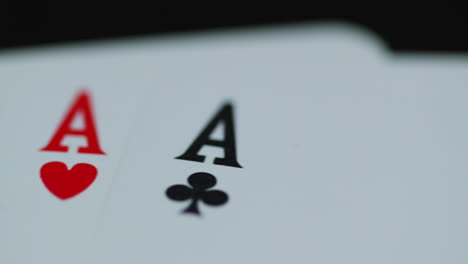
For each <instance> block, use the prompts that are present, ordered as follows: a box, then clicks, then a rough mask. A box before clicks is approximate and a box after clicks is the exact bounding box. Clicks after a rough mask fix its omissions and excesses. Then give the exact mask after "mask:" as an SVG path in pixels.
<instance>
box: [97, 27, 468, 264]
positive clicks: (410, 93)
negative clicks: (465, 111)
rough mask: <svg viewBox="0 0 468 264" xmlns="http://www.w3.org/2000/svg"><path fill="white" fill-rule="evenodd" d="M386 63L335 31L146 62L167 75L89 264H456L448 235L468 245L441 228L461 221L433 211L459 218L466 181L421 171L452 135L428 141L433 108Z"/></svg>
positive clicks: (418, 87)
mask: <svg viewBox="0 0 468 264" xmlns="http://www.w3.org/2000/svg"><path fill="white" fill-rule="evenodd" d="M214 47H216V48H214ZM159 56H163V57H162V58H167V59H161V57H159ZM164 56H167V57H164ZM169 58H170V59H169ZM389 58H390V54H388V53H386V52H384V51H383V48H381V46H380V45H379V42H375V41H373V39H372V38H371V37H370V36H369V35H367V34H366V33H362V32H358V31H356V30H353V28H347V27H343V28H339V27H338V28H336V27H318V28H313V27H312V28H310V29H304V28H302V29H296V30H294V29H291V32H288V33H286V32H284V31H279V32H269V33H265V32H263V33H259V34H251V35H246V36H237V38H235V37H233V38H227V39H224V42H222V41H214V42H213V43H210V42H209V41H206V42H201V43H199V45H196V43H190V45H187V50H183V49H178V50H176V51H173V52H170V51H167V52H166V53H165V54H164V55H155V57H154V61H160V60H164V61H170V62H171V63H170V64H168V65H167V67H166V69H164V70H163V71H162V72H155V74H154V80H153V82H154V83H155V84H156V85H155V87H154V88H153V89H151V90H149V93H148V94H147V95H146V96H145V99H146V103H145V105H146V106H145V108H144V111H143V112H144V114H142V115H141V119H140V121H138V122H137V124H138V125H136V126H138V127H140V129H138V131H137V132H135V135H134V137H133V138H132V140H131V143H130V147H129V150H128V153H127V154H128V156H127V158H126V160H125V162H124V163H123V164H122V170H121V171H120V172H119V175H118V177H117V178H116V181H115V183H114V186H113V190H112V193H111V194H110V199H109V200H108V201H107V204H108V205H107V206H106V208H105V209H104V210H103V212H102V214H103V215H102V217H101V218H100V220H99V221H100V223H99V225H98V226H99V227H98V229H97V230H98V231H97V233H96V238H95V241H96V243H95V244H93V245H92V247H93V249H94V251H93V252H94V253H93V254H92V255H91V256H90V258H89V259H88V261H89V262H90V263H110V262H111V263H129V262H138V263H159V262H170V263H188V262H191V263H219V262H222V263H285V262H295V263H420V262H421V263H422V262H424V263H440V262H442V260H443V259H445V260H450V262H453V263H462V262H460V260H463V255H461V254H463V251H462V250H461V247H462V245H464V244H466V243H465V242H466V241H465V240H464V239H462V238H461V236H460V234H458V235H456V236H454V232H456V231H458V232H462V233H464V234H466V231H465V230H464V225H462V224H461V222H460V221H461V220H457V222H456V223H457V224H456V225H455V226H450V223H453V221H451V220H450V219H451V217H452V216H457V217H460V216H461V219H464V218H465V217H466V215H465V214H463V213H454V211H453V210H452V209H451V208H449V207H444V206H442V205H443V204H444V205H446V203H447V202H449V201H452V200H453V201H454V202H456V203H455V204H458V205H460V203H461V202H460V201H456V197H455V196H451V194H450V191H449V189H450V188H449V186H451V185H452V184H455V183H456V184H462V183H463V181H462V180H461V178H458V180H456V181H454V180H455V178H450V177H451V176H450V175H447V174H446V173H445V172H443V170H442V168H443V167H440V163H436V162H434V160H436V159H437V158H438V157H440V156H441V155H449V156H448V157H447V158H448V159H450V156H456V155H457V154H455V153H452V152H449V151H445V152H443V153H444V154H442V153H441V152H438V150H439V149H438V148H437V146H438V145H439V144H441V140H448V139H447V138H448V137H447V136H448V135H447V134H446V132H447V131H450V130H451V129H452V128H454V125H455V124H456V123H454V122H451V121H449V120H447V122H445V125H446V128H445V129H444V130H440V129H437V127H438V126H439V125H440V123H439V122H437V120H434V119H431V118H430V117H431V116H433V115H435V114H438V113H439V110H440V109H437V108H433V107H431V104H426V103H425V102H427V101H428V100H431V98H432V99H433V96H434V94H433V93H428V92H426V93H422V91H424V90H425V89H427V88H426V87H424V86H423V85H422V84H423V83H424V82H419V83H413V82H406V81H405V79H404V78H402V77H403V75H401V74H399V73H398V72H397V71H393V67H397V65H394V64H395V63H394V62H392V60H391V59H389ZM201 61H203V63H200V62H201ZM460 73H461V72H458V73H454V74H453V75H452V77H454V78H456V80H457V82H461V81H462V80H463V78H464V77H463V75H461V74H460ZM433 77H434V78H438V77H439V76H438V75H434V76H433ZM394 78H402V80H401V81H398V82H396V81H394ZM427 78H429V77H427ZM413 84H414V85H413ZM441 88H443V87H440V86H435V88H433V89H435V90H439V92H442V90H440V89H441ZM451 89H458V88H455V87H452V88H451ZM460 95H462V97H463V93H461V94H457V95H456V93H453V92H452V93H450V94H447V95H445V96H444V97H443V98H444V100H443V101H442V102H443V104H444V105H445V104H448V105H450V104H451V103H452V101H453V100H455V101H458V100H460V99H457V98H455V97H459V96H460ZM418 107H419V109H418ZM450 112H451V111H446V112H445V114H446V115H449V114H450ZM418 113H419V114H421V113H425V114H424V115H419V116H418ZM439 115H440V113H439ZM421 118H425V120H426V121H425V122H423V121H420V119H421ZM447 128H448V130H446V129H447ZM434 129H437V130H434ZM408 130H410V131H408ZM431 130H433V131H438V132H430V134H431V135H432V137H431V139H432V141H430V140H423V141H421V139H420V138H419V137H424V135H427V134H428V133H429V132H428V131H431ZM444 131H445V132H444ZM450 140H455V139H450ZM459 140H463V139H462V138H457V139H456V141H455V142H458V141H459ZM424 144H427V145H424ZM454 146H455V145H454ZM419 152H424V153H419ZM417 155H420V156H417ZM415 156H417V157H416V158H415ZM447 158H445V159H447ZM458 159H459V157H458ZM431 161H432V162H431ZM459 165H462V164H461V163H460V164H459ZM452 170H456V171H458V172H459V175H460V173H462V174H463V172H464V171H466V167H464V166H456V168H452ZM441 173H443V174H441ZM428 174H431V175H428ZM426 177H429V179H428V181H426V182H424V179H425V178H426ZM447 177H449V178H447ZM130 179H131V182H138V184H132V183H131V182H130ZM443 182H444V185H445V186H446V187H445V188H446V189H445V191H443V194H440V195H435V196H432V195H430V194H429V193H428V191H430V190H431V189H435V188H438V187H439V186H440V184H441V183H443ZM417 183H419V184H420V185H418V184H417ZM458 188H460V187H458ZM458 195H460V193H458ZM441 196H444V197H445V198H444V199H445V202H443V203H441V201H440V200H439V198H440V197H441ZM463 199H464V200H466V197H465V198H463ZM434 203H435V204H439V206H436V207H433V204H434ZM432 209H435V210H434V211H431V210H432ZM438 214H447V215H446V216H444V217H441V216H439V217H437V218H432V219H429V220H425V219H426V217H434V216H436V215H438ZM448 215H450V217H449V216H448ZM408 218H411V219H408ZM448 228H450V230H447V229H448ZM446 231H448V232H446ZM434 234H436V235H434ZM444 234H445V235H446V237H443V235H444ZM425 238H431V239H434V240H433V241H431V242H428V241H426V240H425ZM452 239H453V240H452ZM444 243H448V244H449V245H450V246H445V247H443V248H441V247H442V246H443V244H444ZM452 244H453V245H452Z"/></svg>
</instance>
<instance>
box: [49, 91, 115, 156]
mask: <svg viewBox="0 0 468 264" xmlns="http://www.w3.org/2000/svg"><path fill="white" fill-rule="evenodd" d="M90 101H91V100H90V95H89V94H88V93H87V92H86V91H82V92H80V93H79V94H78V96H77V98H76V99H75V101H74V102H73V104H72V106H71V108H70V110H68V113H67V114H66V115H65V118H64V119H63V121H62V123H61V124H60V126H59V127H58V129H57V131H56V132H55V134H54V136H53V137H52V139H51V140H50V142H49V144H47V146H45V147H44V148H42V149H41V151H59V152H67V151H68V147H67V146H64V145H62V141H63V139H64V138H65V136H67V135H69V136H83V137H85V138H86V141H87V143H88V146H86V147H79V148H78V153H87V154H101V155H105V154H106V153H104V152H103V151H102V150H101V147H100V146H99V141H98V137H97V132H96V126H95V124H94V117H93V111H92V109H91V103H90ZM79 113H81V114H82V115H83V121H84V122H83V123H84V127H83V128H82V129H74V128H72V127H71V125H72V123H73V120H74V119H75V118H76V117H77V115H78V114H79Z"/></svg>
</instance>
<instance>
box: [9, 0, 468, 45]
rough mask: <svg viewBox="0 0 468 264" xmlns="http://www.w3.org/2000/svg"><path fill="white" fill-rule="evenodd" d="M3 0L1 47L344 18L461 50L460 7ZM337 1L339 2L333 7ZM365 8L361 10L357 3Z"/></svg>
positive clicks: (467, 21) (402, 38)
mask: <svg viewBox="0 0 468 264" xmlns="http://www.w3.org/2000/svg"><path fill="white" fill-rule="evenodd" d="M64 2H66V3H61V4H59V3H57V2H38V3H35V4H31V3H17V2H12V1H11V2H8V1H7V2H6V3H4V4H3V8H1V9H0V10H1V11H0V33H1V34H0V50H1V51H8V50H11V49H18V48H25V47H30V46H37V45H44V44H49V43H54V44H61V43H69V42H76V41H81V42H83V41H90V40H96V39H109V38H116V37H117V38H119V37H128V36H145V35H152V36H158V35H167V34H174V33H181V32H194V31H203V30H212V29H217V30H219V29H228V28H242V27H244V28H245V27H251V26H256V25H271V24H287V23H298V22H314V21H323V20H338V21H348V22H352V23H355V24H358V25H363V26H366V27H367V28H368V29H370V30H372V31H374V32H376V33H377V34H378V35H380V36H381V37H382V38H383V39H385V40H386V41H387V43H388V46H389V47H390V48H391V49H392V50H394V51H395V52H401V51H425V52H427V51H431V52H451V53H460V52H467V51H468V33H467V32H468V15H467V14H466V12H464V10H465V9H464V8H462V7H453V6H440V5H438V6H434V7H431V8H428V7H426V6H425V7H411V8H409V7H407V6H385V5H384V4H382V5H381V6H380V8H378V9H371V10H369V7H367V6H360V7H356V6H353V7H342V6H339V5H338V4H337V6H335V7H333V8H318V7H314V6H312V7H306V6H294V5H293V3H292V2H291V3H290V2H288V3H282V5H278V6H273V5H272V4H271V3H265V4H264V5H263V6H261V8H252V6H250V5H245V6H239V5H238V4H234V3H229V2H225V3H222V5H221V4H218V5H217V6H216V5H210V6H206V7H202V6H199V5H197V6H188V5H186V4H185V3H183V2H180V3H173V4H171V5H164V6H163V5H160V4H158V3H153V5H150V6H146V5H139V4H137V3H133V2H132V3H128V2H127V3H124V4H117V3H114V2H110V3H109V4H102V3H101V4H100V5H96V4H87V5H84V4H82V2H69V1H64ZM338 7H339V8H338ZM363 10H367V11H363Z"/></svg>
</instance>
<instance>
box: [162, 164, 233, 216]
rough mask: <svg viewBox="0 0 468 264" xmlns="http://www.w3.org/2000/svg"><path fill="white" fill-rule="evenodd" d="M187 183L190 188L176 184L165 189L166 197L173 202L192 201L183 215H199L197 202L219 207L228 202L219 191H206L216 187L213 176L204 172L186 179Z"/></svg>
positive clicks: (226, 196)
mask: <svg viewBox="0 0 468 264" xmlns="http://www.w3.org/2000/svg"><path fill="white" fill-rule="evenodd" d="M187 181H188V183H189V184H190V185H191V186H192V187H189V186H187V185H182V184H177V185H172V186H171V187H169V188H167V190H166V195H167V197H169V199H172V200H174V201H185V200H188V199H192V201H191V202H190V205H189V206H188V207H187V208H185V210H184V211H183V212H184V213H191V214H196V215H199V214H200V211H199V210H198V201H199V200H201V201H203V202H204V203H205V204H207V205H212V206H220V205H223V204H225V203H226V202H227V201H228V195H227V194H226V193H225V192H223V191H219V190H208V189H209V188H211V187H213V186H215V185H216V178H215V176H213V175H211V174H209V173H206V172H197V173H194V174H192V175H190V176H189V177H188V180H187Z"/></svg>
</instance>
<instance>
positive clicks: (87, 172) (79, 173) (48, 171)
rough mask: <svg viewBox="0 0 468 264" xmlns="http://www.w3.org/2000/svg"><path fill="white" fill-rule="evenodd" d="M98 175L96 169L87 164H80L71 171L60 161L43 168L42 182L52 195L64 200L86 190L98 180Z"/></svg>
mask: <svg viewBox="0 0 468 264" xmlns="http://www.w3.org/2000/svg"><path fill="white" fill-rule="evenodd" d="M97 173H98V171H97V169H96V167H94V166H93V165H91V164H87V163H78V164H76V165H75V166H73V168H71V170H68V169H67V165H65V163H63V162H59V161H52V162H49V163H46V164H44V165H42V167H41V179H42V182H44V185H45V186H46V188H47V189H48V190H49V191H50V192H51V193H52V194H54V195H55V196H57V197H58V198H60V199H62V200H66V199H70V198H72V197H73V196H75V195H77V194H79V193H81V192H82V191H84V190H86V188H88V187H89V186H90V185H91V184H92V183H93V182H94V180H95V179H96V176H97Z"/></svg>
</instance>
